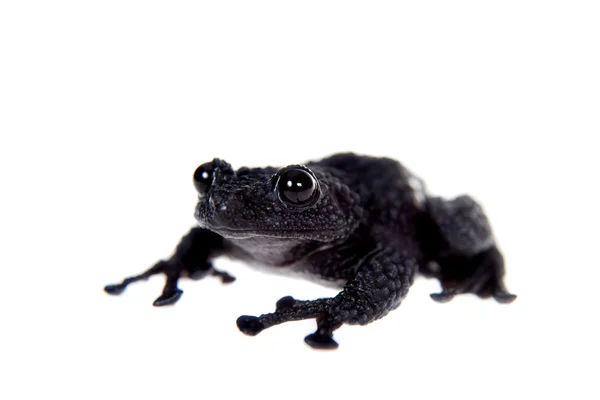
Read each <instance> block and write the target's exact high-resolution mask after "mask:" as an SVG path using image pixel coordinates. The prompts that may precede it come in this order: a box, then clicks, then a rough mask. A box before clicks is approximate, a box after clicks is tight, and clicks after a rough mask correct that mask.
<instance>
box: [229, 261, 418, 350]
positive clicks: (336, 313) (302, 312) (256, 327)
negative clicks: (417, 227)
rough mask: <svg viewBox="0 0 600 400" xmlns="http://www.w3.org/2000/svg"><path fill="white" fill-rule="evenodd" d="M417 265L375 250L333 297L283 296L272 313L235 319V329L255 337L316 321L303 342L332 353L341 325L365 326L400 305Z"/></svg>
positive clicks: (335, 346) (414, 262) (336, 345)
mask: <svg viewBox="0 0 600 400" xmlns="http://www.w3.org/2000/svg"><path fill="white" fill-rule="evenodd" d="M416 270H417V263H416V261H414V260H412V259H407V258H405V257H402V256H401V255H400V254H398V253H397V252H395V251H393V250H391V249H385V250H375V251H373V252H371V253H370V254H369V256H367V257H365V258H364V259H362V261H361V263H360V266H359V268H358V272H357V274H356V276H355V277H354V278H353V279H351V280H350V281H349V282H348V283H347V284H346V285H345V286H344V289H343V290H342V291H341V292H340V293H339V294H338V295H337V296H335V297H331V298H323V299H317V300H312V301H301V300H295V299H294V298H292V297H291V296H286V297H284V298H282V299H280V300H279V301H278V302H277V306H276V310H275V312H274V313H269V314H263V315H261V316H259V317H254V316H248V315H244V316H241V317H239V318H238V320H237V325H238V328H239V329H240V330H241V331H242V332H244V333H245V334H247V335H251V336H254V335H256V334H258V333H260V332H261V331H262V330H264V329H266V328H269V327H271V326H273V325H278V324H281V323H284V322H288V321H298V320H303V319H309V318H315V319H316V321H317V330H316V332H315V333H313V334H311V335H308V336H307V337H306V338H305V342H306V343H307V344H309V345H310V346H311V347H313V348H317V349H334V348H337V347H338V344H337V343H336V341H335V340H333V331H334V330H336V329H337V328H339V327H340V326H342V325H343V324H351V325H356V324H358V325H366V324H368V323H369V322H371V321H374V320H376V319H379V318H381V317H383V316H384V315H386V314H387V313H388V312H389V311H391V310H393V309H394V308H396V307H398V305H400V301H401V300H402V299H403V298H404V296H406V294H407V292H408V289H409V287H410V285H411V284H412V282H413V278H414V275H415V271H416Z"/></svg>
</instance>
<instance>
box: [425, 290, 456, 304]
mask: <svg viewBox="0 0 600 400" xmlns="http://www.w3.org/2000/svg"><path fill="white" fill-rule="evenodd" d="M429 297H431V298H432V299H433V300H435V301H437V302H438V303H447V302H449V301H450V300H452V298H453V297H454V294H452V293H449V292H446V291H442V292H440V293H431V294H430V295H429Z"/></svg>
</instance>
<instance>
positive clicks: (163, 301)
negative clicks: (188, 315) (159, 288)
mask: <svg viewBox="0 0 600 400" xmlns="http://www.w3.org/2000/svg"><path fill="white" fill-rule="evenodd" d="M182 294H183V290H181V289H175V290H173V291H172V292H168V293H163V294H162V295H160V296H159V297H158V298H157V299H156V300H154V303H152V305H153V306H154V307H162V306H168V305H171V304H175V303H177V301H178V300H179V299H180V298H181V295H182Z"/></svg>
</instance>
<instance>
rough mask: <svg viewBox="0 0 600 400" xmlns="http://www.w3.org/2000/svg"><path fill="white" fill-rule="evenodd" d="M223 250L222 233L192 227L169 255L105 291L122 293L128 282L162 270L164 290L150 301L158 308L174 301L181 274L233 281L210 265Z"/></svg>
mask: <svg viewBox="0 0 600 400" xmlns="http://www.w3.org/2000/svg"><path fill="white" fill-rule="evenodd" d="M223 250H224V246H223V238H222V237H221V236H219V235H217V234H216V233H214V232H211V231H209V230H206V229H203V228H193V229H191V230H190V232H189V233H188V234H186V235H185V236H184V237H183V238H182V239H181V241H180V242H179V245H178V246H177V249H176V250H175V253H174V254H173V256H171V258H169V259H168V260H161V261H159V262H157V263H156V264H155V265H153V266H152V267H151V268H149V269H148V270H147V271H145V272H143V273H141V274H139V275H135V276H131V277H128V278H125V279H124V280H123V281H122V282H121V283H118V284H112V285H107V286H105V287H104V290H105V291H106V292H107V293H109V294H113V295H116V294H121V293H122V292H123V291H124V290H125V289H126V288H127V286H128V285H129V284H130V283H133V282H137V281H140V280H145V279H148V278H150V277H151V276H152V275H156V274H160V273H164V274H165V276H166V282H165V286H164V289H163V292H162V294H161V295H160V296H159V297H158V298H157V299H156V300H155V301H154V303H153V304H154V305H155V306H157V307H159V306H165V305H169V304H174V303H175V302H177V300H179V298H180V297H181V294H182V293H183V291H182V290H181V289H179V287H178V286H177V283H178V281H179V278H180V277H182V276H187V277H189V278H191V279H194V280H197V279H202V278H204V277H205V276H206V275H208V274H209V273H210V274H211V275H214V276H219V277H220V278H221V280H222V281H223V282H224V283H229V282H233V281H234V280H235V278H234V277H232V276H231V275H229V274H228V273H226V272H223V271H218V270H216V269H215V268H214V267H213V266H212V263H211V261H210V260H211V259H212V258H214V257H215V256H217V255H219V254H220V253H222V252H223Z"/></svg>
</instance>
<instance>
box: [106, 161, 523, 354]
mask: <svg viewBox="0 0 600 400" xmlns="http://www.w3.org/2000/svg"><path fill="white" fill-rule="evenodd" d="M193 183H194V187H195V189H196V191H197V193H198V203H197V205H196V207H195V213H194V215H195V219H196V221H197V224H196V226H194V227H192V228H191V230H190V231H189V232H188V233H187V234H186V235H184V236H183V238H182V239H181V240H180V242H179V244H178V245H177V247H176V249H175V251H174V253H173V254H172V255H171V256H170V257H169V258H165V259H162V260H160V261H158V262H157V263H155V264H154V265H153V266H151V267H150V268H149V269H147V270H146V271H145V272H143V273H141V274H139V275H135V276H131V277H127V278H125V279H124V280H122V281H121V282H120V283H117V284H110V285H107V286H105V287H104V290H105V291H106V292H107V293H108V294H111V295H117V294H121V293H122V292H123V291H124V290H125V289H126V288H127V286H128V285H130V284H131V283H134V282H137V281H141V280H147V279H148V278H150V277H151V276H153V275H156V274H163V275H164V276H165V284H164V288H163V291H162V293H161V294H160V296H159V297H158V298H156V300H154V303H153V305H154V306H157V307H162V306H167V305H173V304H175V303H176V302H177V301H178V300H179V299H180V298H181V295H182V293H183V291H182V290H181V289H180V288H179V286H178V282H179V280H180V279H181V278H189V279H192V280H199V279H202V278H205V277H207V276H214V277H217V278H220V279H221V280H222V282H223V283H231V282H233V281H234V280H235V277H234V276H232V275H231V274H229V273H228V272H226V271H222V270H220V269H217V268H216V267H215V265H214V261H215V260H216V259H218V258H219V257H222V256H227V257H230V258H233V259H236V260H241V261H244V262H247V263H252V264H258V265H262V266H263V267H266V269H267V270H270V271H273V272H279V273H288V274H291V275H296V276H300V277H302V278H305V279H310V280H314V281H317V282H319V283H323V284H328V285H333V286H334V287H337V288H338V289H339V290H340V291H339V293H338V294H337V295H335V296H333V297H323V298H318V299H308V300H299V299H296V298H294V297H292V296H289V295H287V296H284V297H282V298H281V299H279V300H278V301H277V302H276V303H275V310H274V311H273V312H268V313H265V314H262V315H259V316H254V315H242V316H240V317H239V318H238V319H237V321H236V323H237V327H238V328H239V330H240V331H241V332H243V333H244V334H246V335H249V336H255V335H257V334H259V333H260V332H262V331H263V330H265V329H267V328H270V327H273V326H275V325H279V324H282V323H285V322H289V321H299V320H306V319H314V320H315V321H316V330H315V331H314V332H313V333H311V334H309V335H308V336H306V337H305V339H304V340H305V342H306V343H307V344H308V345H309V346H311V347H312V348H315V349H335V348H337V347H338V343H337V341H336V340H335V339H334V337H333V333H334V331H335V330H336V329H338V328H340V327H341V326H342V325H366V324H369V323H371V322H373V321H376V320H378V319H380V318H382V317H384V316H386V315H387V314H388V313H389V312H390V311H392V310H394V309H396V308H398V307H399V305H400V303H401V302H402V300H403V299H405V298H406V296H407V294H408V292H409V288H410V287H411V285H412V284H413V282H414V281H415V278H416V277H417V276H424V277H427V278H432V279H437V280H438V281H439V283H440V286H441V290H440V291H439V292H437V293H432V294H431V295H430V296H431V298H432V299H433V300H435V301H437V302H440V303H445V302H448V301H450V300H452V299H453V298H454V297H456V296H459V295H463V294H471V295H475V296H478V297H480V298H493V299H495V300H496V301H497V302H499V303H503V304H504V303H511V302H512V301H514V300H515V298H516V295H514V294H512V293H510V292H509V291H508V290H507V289H506V286H505V283H504V280H505V262H504V256H503V254H502V252H501V251H500V249H499V247H498V245H497V241H496V239H495V237H494V234H493V232H492V229H491V224H490V222H489V220H488V218H487V216H486V214H485V212H484V211H483V208H482V206H481V205H480V204H479V203H478V202H476V201H475V200H474V199H473V198H472V197H471V196H469V195H460V196H457V197H454V198H443V197H439V196H436V195H433V194H430V193H429V191H428V189H427V188H426V186H425V183H424V181H423V180H422V179H421V178H419V177H417V176H416V175H415V174H413V173H412V172H411V171H410V170H409V169H408V168H406V167H404V166H403V165H402V164H401V163H400V162H398V161H396V160H394V159H392V158H387V157H375V156H368V155H361V154H356V153H338V154H334V155H331V156H329V157H326V158H324V159H321V160H318V161H310V162H306V163H304V164H290V165H287V166H284V167H281V168H279V167H262V168H249V167H241V168H239V169H237V170H235V169H234V168H233V167H232V166H231V164H229V163H227V162H226V161H224V160H222V159H219V158H215V159H213V160H212V161H210V162H206V163H203V164H201V165H200V166H198V167H197V168H196V170H195V171H194V174H193Z"/></svg>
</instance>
